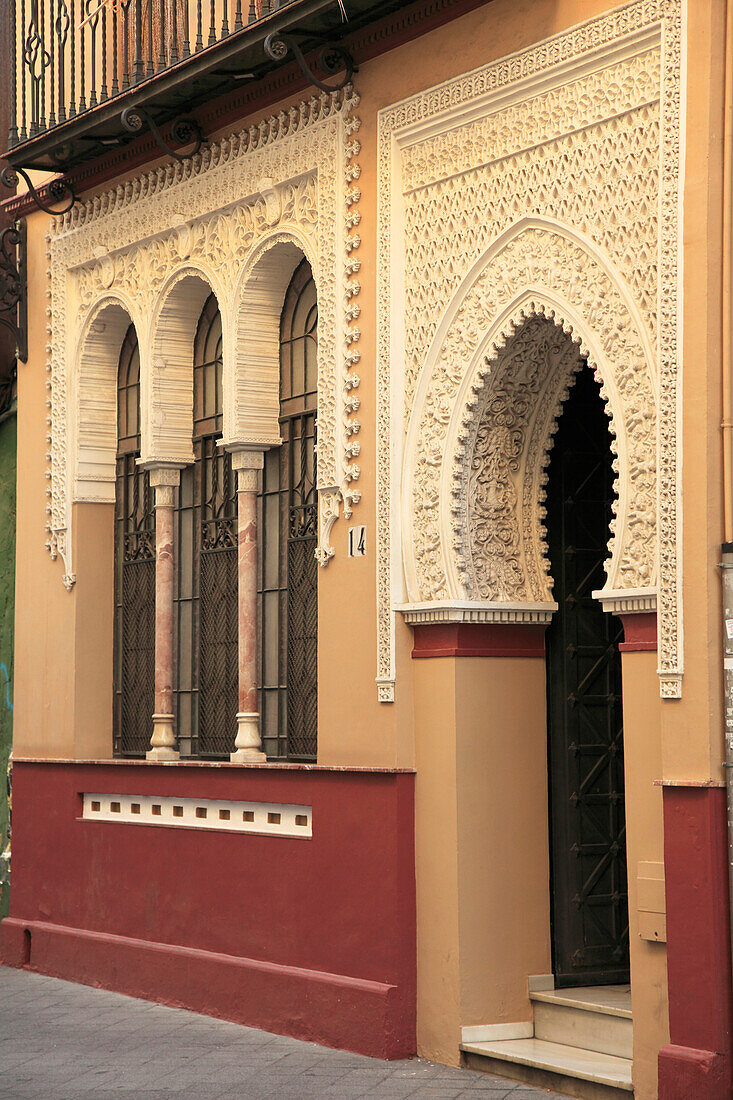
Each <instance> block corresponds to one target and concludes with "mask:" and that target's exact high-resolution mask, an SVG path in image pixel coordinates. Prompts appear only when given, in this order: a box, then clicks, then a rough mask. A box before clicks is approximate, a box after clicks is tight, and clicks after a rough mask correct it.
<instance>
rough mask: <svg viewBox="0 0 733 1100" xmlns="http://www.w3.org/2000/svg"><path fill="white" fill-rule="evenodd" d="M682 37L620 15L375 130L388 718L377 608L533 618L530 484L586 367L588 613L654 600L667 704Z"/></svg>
mask: <svg viewBox="0 0 733 1100" xmlns="http://www.w3.org/2000/svg"><path fill="white" fill-rule="evenodd" d="M680 18H681V16H680V3H679V0H636V2H634V3H630V4H627V5H626V6H625V7H623V8H619V9H617V10H615V11H613V12H611V13H609V14H608V15H604V16H601V17H599V18H597V19H594V20H591V21H589V22H587V23H584V24H581V25H579V26H578V27H575V28H572V29H571V30H570V31H568V32H566V33H563V34H559V35H557V36H555V37H554V38H551V39H548V40H546V41H545V42H542V43H539V44H538V45H537V46H534V47H531V48H529V49H527V50H524V51H521V52H520V53H517V54H515V55H512V56H510V57H508V58H505V59H502V60H500V61H498V62H495V63H492V64H490V65H486V66H484V67H482V68H480V69H477V70H475V71H474V72H472V73H468V74H466V75H465V76H461V77H457V78H455V79H454V80H450V81H448V82H446V83H445V84H444V85H440V86H438V87H436V88H432V89H429V90H428V91H426V92H423V93H420V94H418V95H415V96H413V97H412V98H410V99H408V100H405V101H404V102H402V103H399V104H396V105H395V106H394V107H390V108H386V109H385V110H383V111H382V112H380V119H379V157H380V161H379V171H380V224H379V259H380V276H381V279H380V288H379V291H380V307H379V354H380V384H379V394H380V406H379V421H378V427H379V446H380V451H379V503H378V543H379V562H378V577H377V585H378V619H379V626H378V660H377V668H378V671H377V682H378V684H379V692H380V698H381V699H382V700H383V701H389V700H390V699H392V698H393V697H394V696H393V692H394V686H393V685H394V679H395V669H394V664H393V660H394V658H393V654H394V618H393V613H394V608H395V606H407V607H409V612H408V614H409V615H410V616H414V615H422V616H425V621H428V619H431V621H434V620H435V618H436V616H437V615H442V616H444V615H446V614H449V613H450V614H454V615H459V614H460V615H464V616H468V617H470V618H473V619H476V616H484V617H485V616H487V615H496V616H497V618H499V619H501V620H502V621H505V620H506V616H507V615H510V616H513V615H515V616H517V617H519V618H520V619H522V620H525V619H527V618H528V617H529V618H532V617H537V616H539V617H540V618H542V616H543V615H546V614H549V613H550V611H549V609H550V608H551V606H552V605H551V590H550V584H549V578H548V573H547V560H546V547H545V541H544V538H545V532H544V526H543V520H544V507H543V499H544V482H545V468H546V465H547V458H548V452H549V448H550V446H551V441H552V434H553V430H554V424H555V420H556V417H557V415H558V412H559V409H560V407H561V404H562V400H563V398H564V395H565V394H566V392H567V389H568V386H569V385H570V383H571V381H572V375H573V372H574V371H575V370H576V369H577V368H578V365H579V364H580V363H582V362H583V361H587V362H589V363H590V364H591V366H592V367H593V369H594V371H595V373H596V377H597V378H598V379H599V380H600V382H601V385H602V393H603V396H604V399H605V401H606V406H607V411H608V414H609V417H610V419H611V430H612V433H613V436H614V451H615V460H614V468H615V471H616V475H617V478H616V488H617V494H618V499H617V501H616V505H615V516H614V521H613V524H612V532H611V542H610V544H609V559H608V561H607V570H606V572H607V580H606V585H605V586H604V590H603V591H604V597H605V599H606V601H607V606H609V607H611V606H613V605H614V603H616V604H618V607H621V606H622V605H623V607H624V609H633V608H637V609H639V610H641V609H648V608H649V607H654V606H655V602H656V604H657V606H658V609H659V666H660V677H661V679H660V683H661V691H662V695H663V696H667V697H677V696H678V695H679V691H680V683H681V674H682V643H681V639H682V635H681V618H680V613H679V612H680V607H679V595H680V576H681V573H680V564H679V550H678V542H677V523H678V515H679V486H678V460H677V422H676V400H677V398H676V394H677V387H678V380H679V371H680V362H679V355H678V325H679V321H678V313H677V291H678V287H677V250H678V225H677V218H678V211H677V205H678V177H679V126H680V118H679V109H680V97H679V89H680ZM543 326H544V329H543ZM547 326H549V327H547ZM543 331H544V336H543V335H542V333H543ZM538 340H539V341H540V343H542V341H543V340H544V345H543V346H544V347H545V351H546V352H547V355H549V360H550V361H551V362H550V363H547V362H546V363H545V365H544V367H543V368H542V369H540V367H541V364H540V361H539V359H538V353H537V341H538ZM533 362H534V366H533ZM395 461H397V462H398V463H399V466H398V470H399V473H398V472H397V471H395V468H394V463H395ZM398 502H399V503H398ZM395 515H399V516H400V525H401V527H400V530H399V531H398V530H397V528H396V526H395V524H394V516H395ZM397 536H399V539H400V546H399V547H396V546H395V544H394V541H393V540H394V538H395V537H397ZM451 608H452V609H453V610H452V611H451ZM543 608H545V609H547V610H546V611H543ZM431 609H432V610H431ZM419 621H422V620H419Z"/></svg>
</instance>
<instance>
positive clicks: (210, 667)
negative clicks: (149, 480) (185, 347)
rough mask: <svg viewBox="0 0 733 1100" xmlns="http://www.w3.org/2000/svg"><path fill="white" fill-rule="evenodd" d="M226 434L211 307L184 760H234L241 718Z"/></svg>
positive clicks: (193, 507) (183, 656)
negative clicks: (237, 722) (237, 719)
mask: <svg viewBox="0 0 733 1100" xmlns="http://www.w3.org/2000/svg"><path fill="white" fill-rule="evenodd" d="M221 430H222V331H221V314H220V313H219V307H218V305H217V302H216V298H215V297H214V295H213V294H212V295H210V296H209V298H208V299H207V301H206V302H205V304H204V307H203V310H202V312H201V317H200V319H199V323H198V327H197V330H196V336H195V339H194V368H193V449H194V464H193V466H189V467H187V468H186V469H185V470H183V471H182V474H181V484H180V490H179V502H178V508H177V592H176V604H177V632H176V637H177V645H176V649H177V653H176V666H177V691H176V703H177V723H178V738H179V746H180V751H181V754H182V755H193V756H204V757H221V758H225V759H228V758H229V753H230V752H231V749H232V731H233V729H234V725H235V717H236V713H237V667H238V664H237V656H238V635H237V630H238V614H237V518H236V517H237V497H236V479H235V475H234V473H233V471H232V463H231V456H230V455H229V454H227V453H226V452H224V451H222V449H221V448H220V447H218V446H217V442H218V441H219V440H220V439H221Z"/></svg>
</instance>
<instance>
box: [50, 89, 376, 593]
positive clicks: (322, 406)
mask: <svg viewBox="0 0 733 1100" xmlns="http://www.w3.org/2000/svg"><path fill="white" fill-rule="evenodd" d="M358 102H359V100H358V96H357V95H356V94H355V92H354V91H353V88H351V87H350V86H347V87H346V88H345V89H344V90H343V92H334V93H330V94H329V93H325V92H324V93H322V94H321V95H320V96H313V97H312V98H311V99H310V100H309V101H307V102H303V103H301V104H299V105H297V106H293V107H291V108H290V109H289V111H281V112H280V113H279V114H278V115H277V116H272V117H271V118H269V119H263V120H262V121H261V122H260V123H259V124H258V125H255V126H251V127H249V129H247V130H244V131H242V132H240V133H238V134H233V135H231V137H228V138H225V139H224V140H223V141H220V142H217V143H212V144H211V145H210V146H208V147H206V148H204V149H202V151H201V152H200V153H199V154H197V155H196V156H195V157H192V158H190V159H189V160H186V161H183V162H181V163H175V164H169V165H165V166H162V167H160V168H157V169H154V170H153V171H151V172H149V173H147V174H145V175H143V176H140V177H136V178H134V179H129V180H127V181H125V182H123V183H120V184H119V185H118V186H117V187H116V188H115V189H113V190H111V191H108V192H106V193H104V194H101V195H98V196H95V197H94V198H92V199H90V200H89V201H88V202H86V203H84V204H82V205H81V206H78V207H75V208H74V209H73V210H72V211H71V212H70V213H69V214H67V215H66V216H65V217H64V218H61V219H59V220H58V221H57V222H55V223H54V224H53V225H52V226H51V231H50V233H49V236H48V238H47V243H48V274H49V308H48V334H49V345H48V350H49V364H48V375H49V379H48V400H47V406H48V428H49V432H48V439H49V468H48V481H49V488H48V507H47V514H48V523H47V531H48V546H49V549H50V551H51V553H52V556H54V557H55V556H56V555H57V554H61V556H62V557H63V559H64V562H65V566H66V570H65V578H64V579H65V583H66V584H67V587H70V586H71V585H72V584H73V582H74V575H73V572H72V566H71V539H70V533H69V529H70V523H71V502H72V499H87V498H86V497H84V496H83V495H82V496H81V497H80V496H78V493H77V494H76V495H75V486H76V485H77V484H78V482H77V480H76V478H75V473H74V471H75V470H76V469H77V468H78V467H79V465H80V464H81V466H84V461H85V458H84V453H85V447H86V448H87V449H88V447H89V446H90V443H89V440H88V439H85V438H84V434H83V431H82V432H81V433H80V430H79V426H80V424H81V425H82V426H83V424H84V423H85V421H84V418H83V417H81V418H80V416H79V409H80V408H83V407H85V405H88V404H89V402H90V400H91V402H92V404H93V403H94V401H95V400H96V398H95V387H97V388H98V387H99V386H102V385H108V384H109V380H108V379H107V380H105V379H103V378H100V377H99V372H97V376H94V375H93V374H90V373H89V372H84V370H83V369H82V368H83V365H84V362H85V361H86V360H85V350H84V347H83V341H84V339H85V338H86V337H85V333H86V332H87V329H88V320H89V318H91V317H93V316H95V315H97V314H99V312H100V310H102V309H103V308H104V307H105V306H106V305H109V304H115V305H116V306H117V305H119V306H121V307H122V308H123V309H124V310H125V311H126V313H127V314H128V315H129V317H130V319H131V320H133V321H134V323H135V326H136V330H137V335H138V341H139V344H140V359H141V370H142V372H143V377H142V400H143V452H145V451H146V449H147V450H150V449H151V448H153V449H155V448H158V447H159V444H160V446H163V445H164V444H163V443H160V440H159V442H158V443H157V444H156V442H155V438H156V437H155V431H156V425H157V426H158V427H160V426H161V425H162V424H164V423H165V421H166V416H167V413H166V409H165V407H162V406H161V404H160V402H161V400H162V401H163V405H164V403H165V398H164V397H163V396H161V395H163V394H164V393H165V387H164V386H163V387H162V388H161V385H159V384H158V383H157V382H156V379H159V378H160V379H163V380H165V375H164V372H162V373H161V371H160V370H159V369H158V367H156V363H157V364H158V365H160V359H161V356H160V353H159V352H157V351H156V350H155V349H156V348H157V347H158V344H159V343H160V334H159V333H158V332H157V331H156V322H157V318H158V317H159V316H161V313H162V312H163V313H164V312H165V311H162V310H161V305H162V302H163V299H164V298H165V296H166V294H167V293H169V292H170V289H171V287H172V286H173V285H174V284H175V282H176V280H177V279H183V278H187V277H188V276H189V275H194V276H197V277H199V278H200V279H201V280H203V282H204V283H206V284H208V285H209V286H210V287H211V289H212V290H213V291H214V293H215V294H216V297H217V300H218V303H219V307H220V310H221V313H222V321H223V328H224V333H225V346H224V358H225V372H224V373H225V379H228V381H229V385H228V388H227V387H226V385H225V391H226V392H225V395H224V404H225V409H224V423H225V432H224V435H225V440H224V441H225V442H232V441H235V442H236V440H233V439H232V440H230V439H228V438H227V426H228V428H229V432H230V434H231V433H232V432H234V431H235V429H237V430H239V431H240V432H241V430H244V429H243V428H242V424H241V417H240V418H239V421H238V419H237V416H236V412H235V411H233V406H234V404H235V403H236V400H237V379H236V370H235V367H234V361H235V358H236V356H235V349H234V348H233V347H232V346H231V340H232V339H233V334H234V333H235V331H236V324H235V321H236V316H237V311H238V309H239V308H240V307H241V303H242V302H243V301H244V300H246V297H247V287H246V286H242V280H241V279H240V277H239V276H240V273H241V272H242V271H243V269H245V268H246V267H247V261H248V258H249V256H250V255H251V254H252V252H253V250H255V249H257V248H261V247H262V246H263V244H264V243H265V242H266V241H267V239H268V237H270V236H272V235H275V236H276V238H277V241H278V242H279V241H283V242H292V243H294V244H295V245H296V246H298V247H300V248H301V253H305V254H306V255H307V256H308V258H309V260H310V261H311V263H312V266H313V269H314V277H315V279H316V285H317V290H318V305H319V315H320V324H319V346H318V418H319V441H318V444H319V445H318V485H319V490H320V491H321V492H323V493H327V494H328V498H327V501H325V502H324V511H326V512H327V514H328V523H327V524H326V525H325V526H324V525H322V527H321V532H322V537H323V538H325V539H326V542H325V544H322V545H321V546H320V547H319V560H322V562H323V563H325V562H326V561H327V560H328V559H329V558H330V556H331V553H330V552H329V551H330V550H331V548H330V546H329V544H328V541H327V538H328V533H329V532H330V528H331V526H332V525H333V522H335V518H336V516H337V515H338V509H339V505H340V506H342V507H343V508H344V510H345V511H346V512H348V514H351V509H352V507H353V505H354V503H355V502H356V501H358V499H359V493H358V492H356V491H355V489H354V488H353V483H354V482H355V481H356V480H357V479H358V476H359V470H358V467H356V466H355V464H354V463H353V462H352V459H353V457H354V454H355V451H354V447H353V436H354V435H355V433H356V432H358V430H359V425H358V421H356V420H355V419H354V417H353V413H354V411H355V409H354V407H352V404H349V402H350V401H351V398H350V397H349V396H348V395H349V394H350V391H351V390H353V389H354V388H355V387H356V386H358V378H357V377H356V375H355V373H354V370H353V367H354V365H355V363H356V362H358V358H359V356H358V351H357V350H356V345H357V343H358V340H359V336H360V333H359V330H358V328H356V327H355V326H354V324H353V322H354V320H355V319H356V317H357V316H358V314H359V307H358V306H357V305H356V298H357V296H358V294H359V291H360V287H359V285H358V281H357V280H356V279H355V275H356V273H357V272H358V269H359V261H358V259H357V258H356V253H357V250H358V247H359V245H360V239H359V237H358V234H356V233H355V232H354V229H355V227H356V226H357V225H358V224H359V220H360V214H359V211H358V206H357V203H358V199H359V194H358V191H356V190H355V188H354V186H353V184H354V181H355V180H356V179H358V176H359V174H360V169H359V166H358V163H357V161H356V157H357V156H358V153H359V142H358V140H357V139H356V137H355V134H356V132H357V131H358V129H359V119H358V117H357V116H356V114H355V108H356V107H357V105H358ZM280 289H282V288H278V290H280ZM281 304H282V297H281V298H280V301H279V305H278V308H279V307H280V306H281ZM167 323H170V317H167ZM228 343H229V345H230V346H227V344H228ZM87 358H88V357H87ZM227 363H228V365H229V369H228V370H227ZM168 389H169V391H170V393H171V395H172V396H171V400H173V399H174V398H176V399H177V397H179V396H180V394H179V393H178V390H179V389H180V386H178V388H176V386H169V387H168ZM146 401H147V402H148V406H147V407H146V405H145V402H146ZM156 401H157V402H158V404H157V406H156V407H155V408H153V407H152V406H153V403H154V402H156ZM171 412H172V410H171ZM146 425H147V428H146ZM245 427H246V426H245ZM161 438H162V437H161ZM272 442H273V441H272V440H271V439H268V441H267V443H268V445H272ZM80 455H81V462H80ZM104 457H105V458H108V456H104ZM142 457H143V459H146V457H149V456H148V455H146V453H143V456H142ZM155 457H156V458H165V455H158V454H156V455H155ZM174 457H178V456H174ZM102 465H104V461H103V462H102ZM107 466H109V463H107ZM90 499H91V498H90ZM94 499H101V498H99V497H95V498H94ZM326 505H327V506H326ZM334 512H335V514H334Z"/></svg>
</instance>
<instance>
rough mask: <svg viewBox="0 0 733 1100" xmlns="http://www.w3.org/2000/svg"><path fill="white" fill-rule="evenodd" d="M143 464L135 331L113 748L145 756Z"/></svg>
mask: <svg viewBox="0 0 733 1100" xmlns="http://www.w3.org/2000/svg"><path fill="white" fill-rule="evenodd" d="M139 457H140V352H139V349H138V344H137V334H136V332H135V328H134V325H130V327H129V329H128V330H127V334H126V336H125V339H124V341H123V343H122V349H121V351H120V361H119V367H118V371H117V475H116V483H115V642H114V654H115V661H114V748H115V753H116V754H117V755H119V756H144V755H145V752H146V750H147V749H148V748H149V745H150V734H151V729H152V725H151V723H152V714H153V709H154V708H153V702H154V679H155V513H154V510H153V496H152V493H151V490H150V482H149V477H148V474H147V473H146V472H145V471H143V470H140V468H139V467H138V466H137V459H138V458H139Z"/></svg>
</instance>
